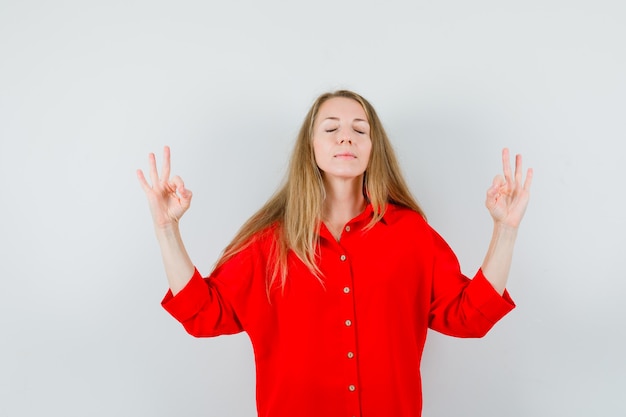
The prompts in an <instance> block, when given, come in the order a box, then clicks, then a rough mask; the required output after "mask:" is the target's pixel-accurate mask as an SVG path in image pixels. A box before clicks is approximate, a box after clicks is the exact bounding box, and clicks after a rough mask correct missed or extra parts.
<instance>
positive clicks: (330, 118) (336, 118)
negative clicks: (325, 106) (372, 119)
mask: <svg viewBox="0 0 626 417" xmlns="http://www.w3.org/2000/svg"><path fill="white" fill-rule="evenodd" d="M324 120H339V117H327V118H325V119H324ZM353 122H365V123H367V124H369V122H368V121H367V120H365V119H354V120H353Z"/></svg>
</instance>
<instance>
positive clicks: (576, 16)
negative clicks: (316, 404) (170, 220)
mask: <svg viewBox="0 0 626 417" xmlns="http://www.w3.org/2000/svg"><path fill="white" fill-rule="evenodd" d="M624 22H626V5H625V3H624V2H623V1H621V0H614V1H608V0H588V1H578V0H569V1H565V0H563V1H559V0H526V1H508V2H506V1H495V0H494V1H487V0H478V1H471V2H469V1H461V0H443V1H436V2H435V1H408V0H407V1H397V0H391V1H385V2H382V1H380V2H374V1H363V0H361V1H341V0H335V1H328V0H318V1H314V2H313V1H309V2H299V1H279V0H265V1H253V0H241V1H230V2H228V1H219V2H218V1H199V0H197V1H154V0H153V1H147V0H124V1H115V0H113V1H55V2H48V1H42V0H39V1H28V0H22V1H11V0H0V192H1V194H0V196H1V197H0V210H1V215H0V280H1V281H0V283H1V286H0V415H1V416H7V417H17V416H20V417H21V416H77V417H78V416H81V417H83V416H158V417H160V416H188V417H196V416H211V417H213V416H242V417H245V416H254V415H255V399H254V395H255V394H254V392H255V375H254V359H253V356H252V350H251V347H250V342H249V340H248V338H247V336H246V335H245V334H240V335H235V336H228V337H218V338H215V339H194V338H193V337H191V336H188V335H187V334H186V333H185V332H184V330H183V328H182V326H180V325H179V324H178V323H177V322H175V320H174V319H172V318H171V317H169V316H168V315H167V313H166V312H165V311H164V310H162V308H161V307H160V301H161V298H162V296H163V295H164V294H165V291H166V288H167V284H166V280H165V277H164V272H163V269H162V266H161V260H160V254H159V250H158V246H157V243H156V241H155V239H154V233H153V230H152V226H151V220H150V217H149V211H148V207H147V204H146V201H145V197H144V195H143V192H142V190H141V188H140V186H139V184H138V182H137V180H136V177H135V170H136V169H137V168H143V169H146V168H147V166H148V165H147V155H148V153H149V152H156V153H157V154H158V155H159V156H160V154H161V150H162V147H163V145H165V144H168V145H170V146H171V148H172V164H173V171H174V173H176V174H179V175H181V176H182V177H183V179H184V180H185V181H186V184H187V186H188V187H189V188H190V189H191V190H192V191H193V192H194V199H193V203H192V207H191V209H190V211H189V212H188V213H187V214H186V215H185V217H184V218H183V221H182V231H183V235H184V238H185V242H186V244H187V246H188V249H189V252H190V254H191V256H192V258H193V260H194V262H195V263H196V265H197V267H198V268H199V270H200V271H202V272H203V273H204V274H208V273H209V272H210V270H211V267H212V265H213V263H214V262H215V261H216V259H217V257H218V256H219V254H220V252H221V250H222V249H223V247H224V246H225V245H226V244H227V243H228V242H229V240H230V239H231V238H232V236H233V235H234V233H235V232H236V230H237V229H238V227H239V226H240V225H241V224H242V223H243V222H244V221H245V220H246V219H247V218H248V216H250V215H251V214H252V213H253V212H254V211H255V210H256V209H258V208H259V206H260V205H261V204H262V203H263V202H264V201H265V200H266V199H267V198H268V197H269V196H270V195H271V194H272V193H273V191H274V190H275V189H276V187H277V186H278V185H279V183H280V181H281V180H282V178H283V175H284V172H285V168H286V164H287V159H288V157H289V154H290V151H291V147H292V144H293V140H294V138H295V136H296V134H297V131H298V129H299V126H300V123H301V122H302V120H303V118H304V116H305V113H306V111H307V110H308V108H309V106H310V105H311V104H312V102H313V100H314V99H315V97H317V96H318V95H319V94H321V93H323V92H325V91H328V90H334V89H337V88H349V89H353V90H355V91H357V92H359V93H361V94H362V95H364V96H365V97H366V98H367V99H368V100H370V101H371V102H372V103H373V104H374V106H375V107H376V109H377V110H378V113H379V115H380V117H381V118H382V120H383V123H384V125H385V127H386V129H387V131H388V133H389V135H390V137H391V139H392V142H393V143H394V146H395V148H396V151H397V152H398V155H399V158H400V161H401V164H402V168H403V171H404V174H405V175H406V178H407V180H408V182H409V184H410V186H411V189H412V191H413V192H414V193H415V195H416V196H417V198H418V200H419V201H420V203H421V204H422V205H423V207H424V208H425V210H426V213H427V214H428V217H429V222H430V223H431V224H432V225H433V226H434V227H435V229H437V230H438V231H439V232H440V234H442V235H443V236H444V238H445V239H446V240H447V241H448V243H449V244H450V245H451V246H452V247H453V249H454V250H455V252H456V253H457V255H458V257H459V260H460V262H461V264H462V268H463V271H464V272H465V273H467V274H468V275H473V274H474V272H475V271H476V269H477V268H478V267H479V265H480V263H481V262H482V258H483V255H484V253H485V251H486V248H487V244H488V242H489V238H490V235H491V220H490V217H489V215H488V213H487V211H486V209H485V208H484V195H485V191H486V189H487V188H488V186H489V185H490V183H491V180H492V178H493V177H494V176H495V175H496V174H498V172H499V171H500V169H501V162H500V152H501V149H502V148H503V147H505V146H508V147H510V148H511V151H512V152H513V153H518V152H519V153H522V154H523V155H524V161H525V164H526V165H527V166H532V167H533V168H534V169H535V181H534V184H533V189H532V197H531V204H530V206H529V209H528V211H527V215H526V218H525V219H524V222H523V224H522V228H521V230H520V233H519V239H518V243H517V246H516V253H515V257H514V264H513V268H512V271H511V276H510V281H509V282H510V285H509V290H510V292H511V294H512V295H513V298H514V299H515V301H516V303H517V304H518V307H517V308H516V309H515V310H514V311H513V312H512V313H511V314H509V315H508V316H507V317H505V318H504V319H503V320H502V321H501V322H500V323H498V325H497V326H496V327H495V328H494V329H493V330H492V332H491V333H489V334H488V335H487V336H486V337H485V338H483V339H476V340H473V339H472V340H464V339H453V338H449V337H444V336H441V335H439V334H435V333H431V334H430V335H429V340H428V342H427V345H426V350H425V355H424V360H423V364H422V371H423V380H424V416H426V417H440V416H442V417H453V416H460V415H463V416H466V417H473V416H476V417H478V416H481V417H484V416H489V417H502V416H511V417H544V416H545V417H548V416H550V417H551V416H570V417H574V416H580V417H583V416H585V417H586V416H590V415H595V416H603V417H604V416H607V417H608V416H624V415H626V405H625V403H624V401H623V391H624V388H626V361H625V360H624V351H625V350H626V341H625V337H624V336H626V335H625V331H624V324H623V323H624V318H625V316H626V307H625V306H624V302H623V299H624V296H623V294H624V291H625V290H626V285H625V279H626V267H625V266H624V254H625V253H626V238H625V235H626V223H625V220H624V218H625V215H624V210H625V203H626V198H625V195H624V191H625V188H624V182H625V181H624V180H625V179H626V176H625V174H624V166H623V160H624V153H625V150H624V140H625V139H626V122H625V114H626V80H625V74H626V25H625V24H624ZM159 159H160V158H159ZM374 417H377V416H374Z"/></svg>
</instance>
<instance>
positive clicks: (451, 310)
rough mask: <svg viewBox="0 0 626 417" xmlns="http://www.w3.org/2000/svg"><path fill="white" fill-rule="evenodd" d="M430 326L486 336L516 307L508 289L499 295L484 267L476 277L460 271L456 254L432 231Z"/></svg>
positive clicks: (447, 331)
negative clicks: (485, 274)
mask: <svg viewBox="0 0 626 417" xmlns="http://www.w3.org/2000/svg"><path fill="white" fill-rule="evenodd" d="M433 251H434V253H433V267H432V294H431V308H430V315H429V327H430V328H431V329H433V330H436V331H438V332H440V333H444V334H447V335H450V336H456V337H483V336H484V335H485V334H487V332H488V331H489V330H490V329H491V328H492V327H493V326H494V325H495V324H496V323H497V322H498V321H499V320H500V319H501V318H502V317H504V316H505V315H506V314H507V313H508V312H510V311H511V310H512V309H513V308H515V303H514V302H513V300H512V299H511V297H510V295H509V293H508V291H506V290H505V291H504V293H503V294H502V295H500V294H499V293H498V292H497V291H496V290H495V289H494V288H493V286H492V285H491V283H489V281H487V279H486V278H485V276H484V275H483V272H482V270H480V269H479V270H478V271H477V273H476V275H475V276H474V278H473V279H469V278H468V277H466V276H464V275H463V274H462V273H461V270H460V266H459V262H458V260H457V258H456V255H455V254H454V253H453V252H452V249H451V248H450V247H449V246H448V244H447V243H446V242H445V241H444V240H443V238H441V236H439V235H438V234H437V233H436V232H435V231H434V230H433Z"/></svg>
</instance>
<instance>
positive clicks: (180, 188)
mask: <svg viewBox="0 0 626 417" xmlns="http://www.w3.org/2000/svg"><path fill="white" fill-rule="evenodd" d="M149 164H150V180H151V182H152V185H150V184H149V183H148V181H146V178H145V176H144V174H143V171H142V170H140V169H138V170H137V178H138V179H139V183H140V184H141V187H142V188H143V190H144V192H145V193H146V197H148V204H149V205H150V212H151V213H152V220H153V221H154V225H155V227H158V228H166V227H168V226H171V225H173V224H176V223H178V221H179V220H180V218H181V217H182V216H183V214H185V212H186V211H187V209H188V208H189V205H190V204H191V196H192V193H191V191H190V190H188V189H186V188H185V184H184V183H183V180H182V179H181V178H180V177H178V176H175V177H173V178H172V179H170V178H169V176H170V148H169V147H168V146H166V147H165V148H164V149H163V167H162V169H161V177H159V172H158V171H157V167H156V158H155V156H154V154H153V153H151V154H150V155H149Z"/></svg>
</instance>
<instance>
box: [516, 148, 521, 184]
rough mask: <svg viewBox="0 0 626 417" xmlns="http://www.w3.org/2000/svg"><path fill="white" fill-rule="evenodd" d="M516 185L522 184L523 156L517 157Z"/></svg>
mask: <svg viewBox="0 0 626 417" xmlns="http://www.w3.org/2000/svg"><path fill="white" fill-rule="evenodd" d="M515 184H516V185H521V184H522V155H520V154H517V155H515Z"/></svg>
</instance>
